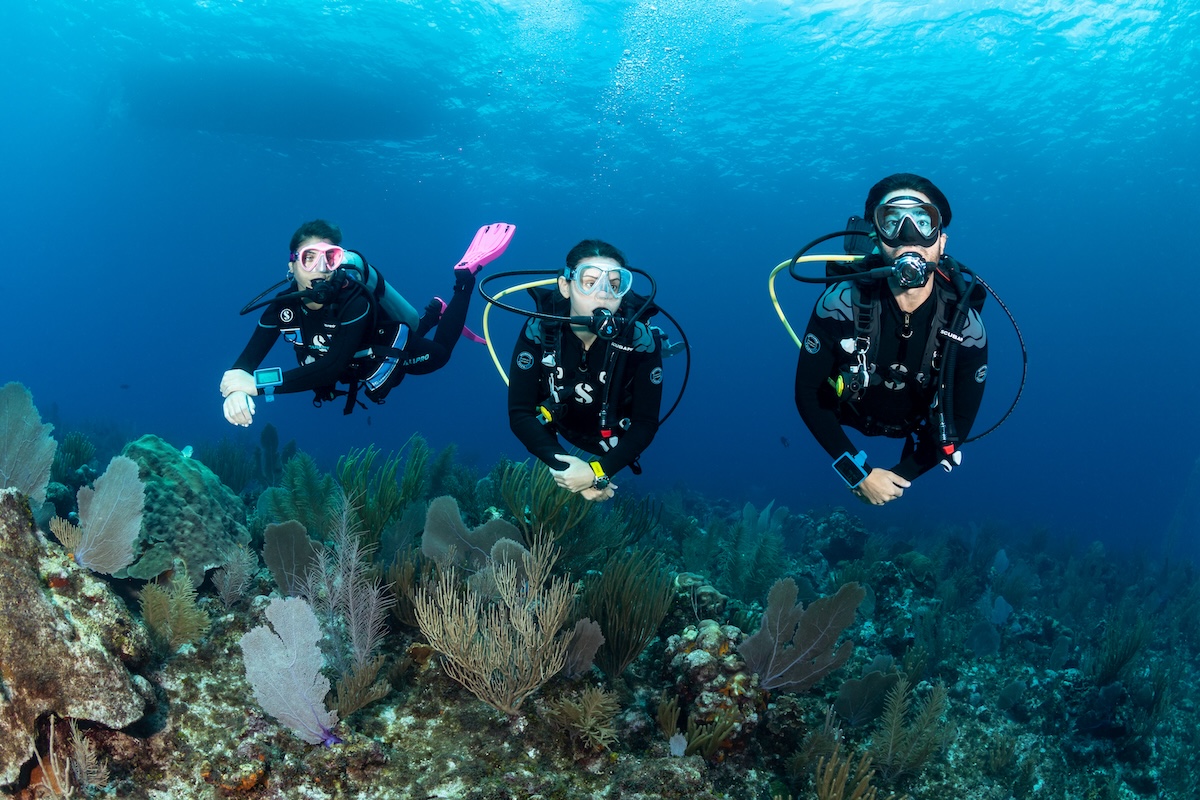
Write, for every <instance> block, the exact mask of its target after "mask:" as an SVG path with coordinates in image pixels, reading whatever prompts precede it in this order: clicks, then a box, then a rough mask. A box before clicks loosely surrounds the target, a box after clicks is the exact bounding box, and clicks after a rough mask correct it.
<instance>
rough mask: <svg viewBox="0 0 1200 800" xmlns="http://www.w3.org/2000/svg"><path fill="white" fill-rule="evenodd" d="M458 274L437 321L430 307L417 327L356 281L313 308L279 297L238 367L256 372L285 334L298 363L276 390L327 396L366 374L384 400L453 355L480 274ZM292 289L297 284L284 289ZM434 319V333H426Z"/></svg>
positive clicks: (374, 394)
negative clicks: (391, 314)
mask: <svg viewBox="0 0 1200 800" xmlns="http://www.w3.org/2000/svg"><path fill="white" fill-rule="evenodd" d="M334 274H335V276H336V273H334ZM455 279H456V283H455V286H454V294H453V297H452V298H451V300H450V302H449V303H448V304H447V306H446V310H445V312H444V313H442V314H441V319H440V321H439V320H437V318H436V311H426V316H424V317H422V318H421V323H420V329H419V330H418V331H410V330H409V329H408V326H407V325H404V324H402V323H400V322H397V321H395V320H393V319H391V318H389V317H388V315H387V314H386V313H385V312H384V311H383V310H382V308H378V307H376V308H372V306H373V305H374V301H372V300H370V299H369V298H368V296H367V293H366V292H365V291H361V290H354V289H353V288H351V284H347V285H346V286H345V287H343V288H342V290H341V291H340V292H339V294H338V298H337V299H336V300H334V301H333V302H332V303H328V304H326V305H323V306H322V307H321V308H318V309H315V310H314V309H310V308H308V307H307V306H305V305H304V303H303V302H302V301H301V300H300V299H298V298H295V297H293V298H290V299H282V300H277V301H276V302H274V303H272V304H271V305H269V306H267V308H266V309H265V310H264V311H263V314H262V317H261V318H260V319H259V322H258V327H257V328H256V329H255V331H254V335H253V336H251V337H250V341H249V342H248V343H247V344H246V349H245V350H243V351H242V354H241V355H240V356H238V359H237V361H236V362H235V363H234V365H233V368H234V369H242V370H245V371H247V372H253V371H254V370H255V369H257V368H258V367H259V366H260V365H261V364H262V361H263V359H264V358H266V357H267V353H269V352H270V351H271V348H272V346H274V344H275V341H276V339H277V338H278V337H280V336H282V337H283V338H284V340H285V341H287V342H288V343H289V344H291V345H292V346H293V347H294V348H295V350H296V361H297V363H298V364H299V366H297V367H296V368H295V369H290V370H287V371H285V372H284V373H283V385H281V386H278V387H276V389H275V391H276V392H277V393H286V392H305V391H315V392H317V395H318V399H322V400H325V399H332V397H333V389H334V387H335V386H336V384H338V383H346V384H349V385H350V386H351V389H352V390H353V389H354V388H355V387H356V386H357V385H358V382H362V384H363V386H364V389H365V391H366V394H367V396H368V397H369V398H370V399H372V400H374V401H376V402H382V401H383V399H384V398H385V397H386V396H387V394H388V392H390V391H391V390H392V389H394V388H395V387H396V386H398V385H399V384H400V382H401V381H403V380H404V377H405V376H406V375H410V374H411V375H424V374H427V373H430V372H433V371H434V370H437V369H440V368H441V367H443V366H445V365H446V362H448V361H449V360H450V355H451V353H452V352H453V351H454V346H455V344H457V343H458V339H459V337H460V335H461V334H462V329H463V325H464V324H465V322H466V319H467V309H468V308H469V306H470V303H471V292H472V289H474V287H475V276H474V275H472V274H471V273H470V272H468V271H466V270H459V271H457V272H455ZM295 290H296V287H295V284H293V285H292V286H291V287H290V288H289V289H287V290H285V291H284V292H282V293H281V294H288V293H293V292H295ZM431 314H432V315H433V316H430V315H431ZM434 324H436V325H437V333H436V334H435V335H434V337H433V339H432V340H430V339H426V338H424V337H423V334H424V333H425V332H426V331H427V330H428V329H429V328H431V327H433V325H434ZM389 359H393V360H394V361H389ZM348 408H349V406H348ZM347 413H349V412H348V411H347Z"/></svg>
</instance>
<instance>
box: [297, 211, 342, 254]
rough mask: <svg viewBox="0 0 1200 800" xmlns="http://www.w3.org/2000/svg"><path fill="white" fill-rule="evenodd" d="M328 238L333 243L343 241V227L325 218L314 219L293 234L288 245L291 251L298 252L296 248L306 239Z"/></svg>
mask: <svg viewBox="0 0 1200 800" xmlns="http://www.w3.org/2000/svg"><path fill="white" fill-rule="evenodd" d="M312 238H317V239H328V240H329V241H330V242H332V243H333V244H341V243H342V229H341V228H339V227H338V226H337V225H334V224H333V223H332V222H326V221H325V220H323V219H314V220H313V221H312V222H306V223H304V224H303V225H301V226H300V227H299V228H296V232H295V233H293V234H292V243H291V244H290V245H288V249H289V250H290V251H291V252H293V253H294V252H296V248H297V247H299V246H300V243H301V242H303V241H304V240H305V239H312Z"/></svg>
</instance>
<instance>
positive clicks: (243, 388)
mask: <svg viewBox="0 0 1200 800" xmlns="http://www.w3.org/2000/svg"><path fill="white" fill-rule="evenodd" d="M234 392H244V393H246V394H250V395H256V394H258V387H257V386H255V385H254V376H253V375H251V374H250V373H249V372H246V370H244V369H231V370H229V371H227V372H226V373H225V374H224V375H222V376H221V396H222V397H229V395H231V394H232V393H234ZM225 416H229V415H228V414H226V415H225ZM231 421H232V420H231ZM247 424H249V423H247Z"/></svg>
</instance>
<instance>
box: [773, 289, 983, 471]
mask: <svg viewBox="0 0 1200 800" xmlns="http://www.w3.org/2000/svg"><path fill="white" fill-rule="evenodd" d="M874 295H875V297H876V298H877V300H876V302H878V303H880V304H881V306H880V313H879V335H878V336H877V337H876V338H877V339H878V346H877V349H876V350H874V353H873V357H872V358H871V363H870V364H869V369H870V371H871V373H872V374H873V378H872V380H871V384H870V386H868V387H867V389H866V391H865V393H864V394H863V396H862V397H861V398H860V399H859V400H857V401H854V402H845V401H842V400H839V398H838V397H837V395H836V394H835V392H834V390H833V387H832V386H831V384H830V383H829V379H830V378H836V376H837V375H838V374H839V373H841V372H842V370H843V369H845V368H846V367H847V366H849V365H850V364H851V363H852V362H853V358H852V356H851V355H850V354H848V353H847V352H846V350H845V349H844V348H843V347H842V343H843V342H844V341H847V340H849V342H850V343H853V341H854V338H855V325H854V316H853V312H852V310H851V300H850V298H851V284H850V283H848V282H843V283H838V284H834V285H833V286H830V287H829V289H827V290H826V291H825V293H824V294H823V295H822V296H821V299H820V300H818V301H817V305H816V307H815V308H814V309H813V313H812V317H811V318H810V319H809V323H808V330H807V331H806V332H805V335H804V342H803V345H802V347H801V349H800V359H799V361H798V363H797V364H796V408H797V409H799V411H800V416H801V418H802V419H803V420H804V424H805V425H807V426H808V429H809V431H811V432H812V435H813V437H814V438H816V440H817V443H818V444H820V445H821V447H823V448H825V452H827V453H828V454H829V456H830V457H831V458H833V459H836V458H837V457H839V456H841V455H842V453H845V452H850V453H854V452H856V451H857V450H858V448H857V447H855V446H854V445H853V444H851V442H850V437H849V436H847V435H846V432H845V431H843V430H842V427H841V426H842V425H848V426H850V427H852V428H854V429H856V430H859V431H861V432H863V433H865V434H867V435H868V436H891V437H896V438H905V439H906V442H905V445H904V448H903V451H902V453H901V456H900V462H899V463H898V464H896V465H895V466H893V467H892V468H891V471H892V472H895V473H896V474H897V475H899V476H900V477H902V478H905V479H906V480H912V479H913V478H916V477H917V476H918V475H921V474H922V473H924V472H926V471H928V470H929V469H932V468H933V467H934V466H936V465H937V464H938V463H939V462H940V461H941V460H942V458H943V454H942V452H941V450H940V448H939V447H938V442H937V437H936V433H935V432H934V431H933V430H931V429H930V427H929V424H928V423H929V407H930V403H931V402H932V401H933V399H934V394H935V386H934V382H933V381H932V380H931V377H930V375H928V374H927V372H928V369H927V365H924V364H922V361H923V360H924V357H925V352H926V345H927V343H928V341H929V337H930V336H931V335H934V334H935V333H936V332H935V330H934V328H935V317H936V316H938V315H939V314H938V312H939V308H938V306H939V305H942V306H943V308H942V309H941V315H942V316H945V315H947V314H949V309H947V308H946V306H947V305H948V304H947V303H945V302H943V301H942V300H939V297H941V298H945V296H946V290H945V289H943V288H941V287H937V286H935V288H934V293H933V294H932V295H931V296H930V297H929V299H928V300H926V301H925V302H924V303H922V304H921V306H920V307H919V308H918V309H917V310H916V311H914V312H913V313H912V314H910V315H907V316H908V321H907V326H906V325H905V316H906V315H905V314H904V312H903V311H901V310H900V306H899V305H897V303H896V298H895V297H894V296H893V295H892V293H891V292H890V291H888V289H887V287H886V285H881V286H879V288H878V289H877V290H876V291H875V292H874ZM968 314H969V316H968V321H967V326H966V328H965V329H964V330H963V337H964V340H963V342H962V343H961V344H959V345H958V353H957V355H956V365H955V371H954V380H953V385H952V391H953V392H954V424H955V428H956V430H957V433H958V436H959V438H960V440H961V439H965V438H966V437H967V435H968V433H969V432H970V430H971V425H972V424H973V423H974V422H975V415H976V414H977V413H978V411H979V404H980V402H981V401H982V400H983V389H984V380H985V379H986V377H987V333H986V331H985V330H984V327H983V321H982V319H980V317H979V314H978V313H977V312H976V311H975V310H973V309H972V310H971V311H969V312H968ZM940 324H941V325H942V326H944V325H946V323H945V322H941V323H940ZM906 330H907V331H911V335H910V336H909V338H903V337H902V335H901V334H902V333H904V332H905V331H906ZM881 365H882V366H881ZM869 466H870V465H868V468H869Z"/></svg>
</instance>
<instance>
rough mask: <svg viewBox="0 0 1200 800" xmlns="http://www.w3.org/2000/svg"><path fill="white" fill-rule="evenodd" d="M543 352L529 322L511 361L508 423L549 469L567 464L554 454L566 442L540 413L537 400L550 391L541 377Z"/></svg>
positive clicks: (563, 466)
mask: <svg viewBox="0 0 1200 800" xmlns="http://www.w3.org/2000/svg"><path fill="white" fill-rule="evenodd" d="M541 352H542V346H541V345H540V344H538V343H537V342H535V341H533V340H532V339H531V338H529V335H528V326H526V327H525V328H522V329H521V335H520V337H519V338H518V339H517V346H516V347H515V348H514V349H513V356H512V361H511V362H510V363H509V365H508V426H509V427H510V428H511V429H512V432H513V433H514V434H515V435H516V437H517V439H519V440H520V442H521V444H523V445H525V449H526V450H528V451H529V452H530V454H532V455H533V456H535V457H536V458H537V459H538V460H539V461H541V462H542V463H543V464H545V465H546V466H548V467H550V469H566V468H567V465H566V464H565V463H563V462H562V461H559V460H558V459H557V458H555V457H554V456H555V455H557V454H558V453H561V452H563V449H564V448H563V446H562V445H561V444H559V442H558V437H557V436H555V435H554V431H552V430H550V429H549V428H547V427H546V426H545V425H543V424H542V423H541V421H540V420H539V419H538V416H537V407H538V404H539V403H542V402H544V401H545V400H546V391H547V390H546V387H545V385H544V382H543V381H542V367H541V364H540V362H541ZM522 364H523V365H524V366H523V367H522Z"/></svg>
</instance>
